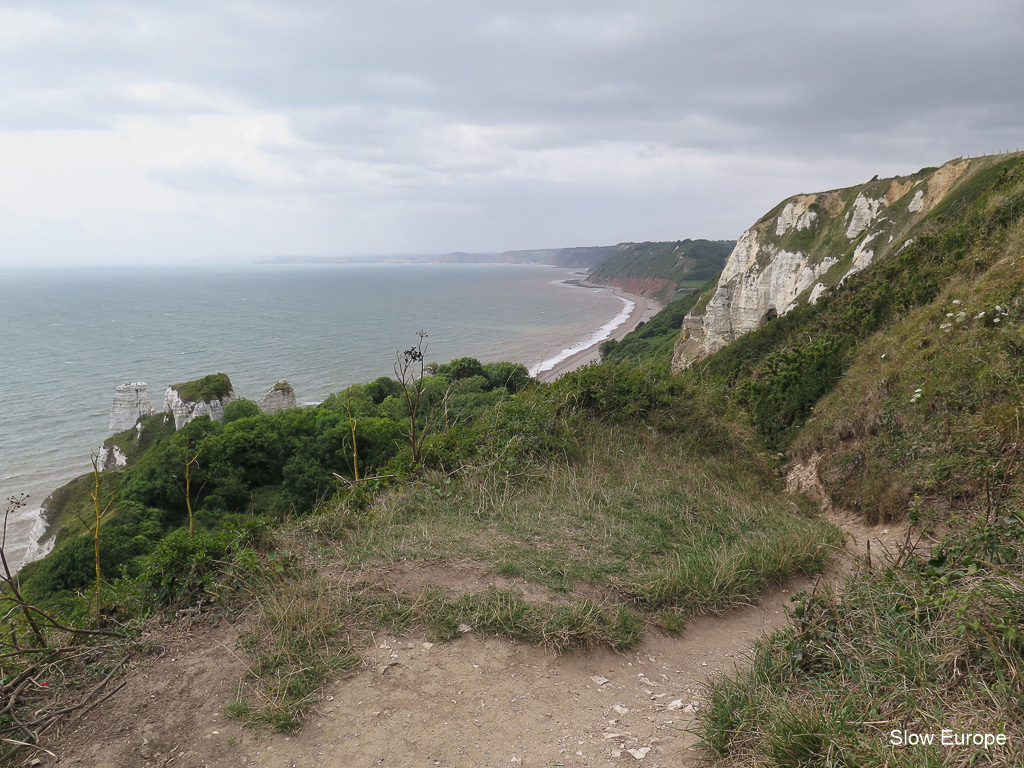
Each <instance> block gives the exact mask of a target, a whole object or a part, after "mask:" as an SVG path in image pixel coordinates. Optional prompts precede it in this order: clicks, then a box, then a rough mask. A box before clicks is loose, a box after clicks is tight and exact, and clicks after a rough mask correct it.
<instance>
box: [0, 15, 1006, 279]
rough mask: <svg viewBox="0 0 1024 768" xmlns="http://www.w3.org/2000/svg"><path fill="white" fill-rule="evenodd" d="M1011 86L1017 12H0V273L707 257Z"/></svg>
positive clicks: (916, 153) (970, 134)
mask: <svg viewBox="0 0 1024 768" xmlns="http://www.w3.org/2000/svg"><path fill="white" fill-rule="evenodd" d="M1022 72H1024V4H1022V3H1021V2H1020V0H973V1H972V2H952V1H951V0H878V1H876V0H856V1H855V2H844V3H835V2H827V0H815V1H814V2H810V1H807V0H770V1H769V0H652V1H648V0H619V1H618V2H610V1H606V0H536V1H535V0H511V1H506V0H494V1H489V0H431V2H423V0H408V1H404V0H372V2H371V1H369V0H359V1H358V2H354V1H352V0H287V1H285V0H221V1H219V2H208V1H203V2H196V1H194V0H175V2H172V3H169V2H166V0H162V1H161V2H151V1H150V0H48V1H46V2H40V1H39V0H33V1H32V2H18V1H17V0H0V265H5V266H12V265H13V266H20V265H30V266H37V265H77V264H81V265H88V264H145V263H188V262H197V261H206V262H210V261H223V260H250V261H251V260H254V259H263V258H273V257H278V256H296V255H299V256H326V257H337V256H350V255H397V254H424V253H446V252H450V251H457V250H460V251H503V250H511V249H527V248H557V247H569V246H585V245H608V244H613V243H618V242H629V241H644V240H677V239H683V238H687V237H690V238H700V237H705V238H712V239H735V238H737V237H739V235H740V234H741V233H742V232H743V230H745V229H746V228H747V227H749V226H751V225H752V224H753V223H754V222H755V221H756V220H757V219H758V218H760V217H761V216H762V215H763V214H764V213H766V212H767V211H768V210H770V209H771V208H773V207H774V206H775V205H776V204H777V203H779V202H780V201H781V200H783V199H785V198H786V197H789V196H790V195H793V194H797V193H804V192H815V191H820V190H825V189H833V188H837V187H843V186H850V185H854V184H859V183H863V182H865V181H867V180H868V179H870V178H871V177H872V176H874V175H875V174H879V175H881V176H883V177H885V176H891V175H898V174H906V173H912V172H914V171H916V170H918V169H920V168H922V167H925V166H932V165H940V164H942V163H943V162H945V161H947V160H950V159H952V158H955V157H959V156H967V155H978V154H990V153H998V152H1002V151H1006V150H1015V149H1018V148H1024V88H1022V84H1024V81H1022V79H1021V77H1022V74H1021V73H1022Z"/></svg>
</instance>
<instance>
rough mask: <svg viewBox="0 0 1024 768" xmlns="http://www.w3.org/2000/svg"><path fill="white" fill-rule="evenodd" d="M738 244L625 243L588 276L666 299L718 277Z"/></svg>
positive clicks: (695, 241) (716, 241) (616, 248)
mask: <svg viewBox="0 0 1024 768" xmlns="http://www.w3.org/2000/svg"><path fill="white" fill-rule="evenodd" d="M735 245H736V243H735V242H734V241H731V240H680V241H676V242H667V243H622V244H620V245H617V246H615V248H614V249H612V250H611V252H610V253H609V254H608V256H607V257H606V258H604V259H603V260H602V261H601V262H600V263H599V264H598V265H597V266H595V267H594V268H593V269H592V270H591V271H590V277H589V279H590V281H591V282H594V283H600V284H602V285H616V286H619V287H621V288H624V289H626V290H628V291H630V292H631V293H639V294H642V295H646V296H652V297H654V298H657V299H659V300H661V301H662V302H667V301H669V300H670V299H671V298H672V297H673V296H674V295H675V294H677V293H678V292H679V291H681V290H685V291H687V292H688V291H693V290H696V289H698V288H700V287H702V286H703V285H704V283H706V282H707V281H708V280H711V279H712V278H714V277H717V275H718V273H719V272H721V271H722V266H723V265H724V264H725V260H726V258H728V256H729V253H730V252H731V251H732V249H733V246H735Z"/></svg>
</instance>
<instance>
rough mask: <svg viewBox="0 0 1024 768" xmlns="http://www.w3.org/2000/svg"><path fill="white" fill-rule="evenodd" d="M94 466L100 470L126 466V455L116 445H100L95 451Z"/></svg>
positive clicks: (112, 469)
mask: <svg viewBox="0 0 1024 768" xmlns="http://www.w3.org/2000/svg"><path fill="white" fill-rule="evenodd" d="M96 466H97V467H98V468H99V470H100V472H112V471H114V470H118V469H124V468H125V467H127V466H128V457H127V456H125V454H124V451H122V450H121V447H120V446H118V445H101V446H100V448H99V450H98V451H97V453H96Z"/></svg>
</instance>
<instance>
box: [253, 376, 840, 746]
mask: <svg viewBox="0 0 1024 768" xmlns="http://www.w3.org/2000/svg"><path fill="white" fill-rule="evenodd" d="M676 386H677V385H675V384H671V383H669V382H668V381H667V380H665V379H662V380H661V381H660V382H659V381H658V377H657V376H656V375H651V374H649V373H648V372H647V371H643V370H637V369H625V368H623V369H618V368H616V367H614V366H603V367H601V368H590V369H586V370H584V371H582V372H580V373H579V374H576V375H575V376H570V377H567V378H565V379H563V380H562V381H561V382H560V383H559V384H558V385H555V386H553V387H551V388H543V389H539V390H536V391H534V392H532V393H527V394H526V395H525V396H522V397H520V398H518V399H517V400H516V401H512V402H509V403H506V404H505V406H502V407H499V409H497V410H498V412H497V413H496V414H493V415H491V416H489V417H487V418H485V420H484V423H483V424H481V425H480V427H479V428H480V430H481V431H480V434H479V435H478V437H477V438H475V439H474V440H473V443H474V450H473V452H472V455H471V456H466V455H462V456H460V457H459V458H458V459H457V462H458V463H459V464H460V465H461V467H462V469H461V471H460V472H458V473H457V474H455V475H452V474H451V473H450V472H446V471H443V469H442V470H433V471H430V472H427V473H426V474H424V475H422V476H420V478H419V480H418V481H417V482H416V483H414V484H412V485H399V486H395V487H392V488H390V489H387V490H384V491H383V492H381V493H378V494H376V495H375V496H373V497H372V498H370V499H367V498H365V497H363V496H362V495H360V494H356V495H353V496H349V497H347V498H345V499H341V500H339V501H338V502H337V503H335V504H333V505H330V506H328V507H327V508H325V509H324V510H323V511H322V512H321V514H319V515H317V516H315V517H313V518H310V519H309V520H307V521H305V522H304V523H302V524H301V525H300V526H299V527H298V528H297V529H296V530H295V531H293V533H292V534H290V536H291V537H292V538H291V541H292V546H293V547H294V551H296V552H300V553H302V554H301V556H300V560H303V561H305V562H310V563H331V564H332V565H331V567H330V571H329V577H327V574H321V575H320V576H313V575H307V576H306V577H305V578H304V581H306V582H307V583H308V584H309V587H308V590H306V592H308V594H309V595H310V596H311V597H310V600H311V601H312V603H311V605H317V606H318V605H320V604H321V603H322V601H324V600H328V601H329V613H330V614H331V616H333V617H334V619H333V620H332V624H331V626H332V627H333V629H332V630H331V632H328V633H327V634H328V636H333V635H335V634H338V633H341V634H348V635H350V634H351V633H352V632H357V631H359V630H368V629H373V628H379V627H382V626H383V627H386V628H388V629H389V630H391V631H394V632H404V631H409V630H410V629H418V630H419V631H423V632H426V633H427V635H428V636H429V637H432V638H434V639H441V640H443V639H449V638H452V637H454V636H456V635H457V634H458V633H459V631H460V630H459V627H460V626H463V627H465V626H469V627H471V628H472V629H473V630H475V631H477V632H479V633H482V634H500V635H504V636H506V637H511V638H514V639H518V640H524V641H529V642H540V643H544V644H546V645H548V646H550V647H552V648H554V649H564V648H568V647H573V646H582V647H586V646H590V645H595V644H601V645H610V646H612V647H616V648H619V647H626V646H629V645H631V644H633V643H634V642H635V641H636V640H637V639H638V638H639V637H640V636H641V634H642V633H643V631H644V626H645V625H646V624H648V623H653V624H655V625H660V626H661V627H662V628H663V629H665V630H667V631H670V632H676V631H679V630H681V629H682V627H683V626H684V625H685V622H686V618H687V617H688V616H690V615H692V614H694V613H701V612H708V611H717V610H722V609H724V608H727V607H729V606H730V605H734V604H737V603H742V602H746V601H748V600H749V599H751V598H752V597H754V596H755V595H756V594H757V593H758V592H759V591H760V590H761V589H762V588H763V587H764V586H765V585H766V584H769V583H777V582H778V581H780V580H783V579H785V578H786V577H787V576H789V575H790V574H792V573H794V572H800V573H805V574H806V573H814V572H817V571H818V570H820V569H821V568H822V567H823V565H824V563H825V562H826V561H827V559H828V558H829V555H830V553H831V552H832V550H833V548H834V547H835V546H836V545H837V544H838V542H839V534H838V531H837V530H836V529H835V528H833V527H832V526H830V525H827V524H825V523H822V522H820V521H817V520H815V519H814V518H813V516H812V515H811V514H810V507H809V506H803V507H801V506H798V505H796V504H794V502H793V500H792V499H791V498H789V497H788V496H786V495H785V494H783V493H781V492H780V490H779V489H778V488H777V478H776V474H775V470H774V469H773V468H772V465H771V464H770V463H769V462H768V461H767V460H766V459H765V458H764V457H763V456H762V455H761V453H760V451H759V449H758V448H757V447H756V444H755V443H754V442H753V441H752V440H751V436H750V434H749V433H748V432H746V431H744V430H743V429H740V428H738V427H736V426H735V425H731V424H729V423H728V422H724V421H722V420H720V419H718V418H717V417H715V416H714V415H713V414H712V413H710V411H709V410H708V409H707V408H706V407H704V406H703V405H702V404H701V403H700V402H699V400H698V399H696V398H694V397H679V395H681V394H683V393H682V392H681V391H676V389H674V387H676ZM658 387H667V390H666V391H663V392H661V393H660V394H657V393H655V394H653V395H652V392H654V390H655V389H657V388H658ZM612 390H615V392H613V391H612ZM626 393H629V399H630V402H631V403H632V404H633V406H634V407H636V408H637V410H636V411H635V412H634V413H632V414H631V415H629V416H628V417H622V414H623V411H625V410H628V409H624V408H622V407H621V404H620V402H619V400H618V397H623V396H625V395H626ZM691 394H693V393H691ZM641 413H642V414H643V415H641ZM552 424H555V425H556V426H555V427H554V428H553V429H552ZM509 429H511V430H512V431H513V434H510V433H509V431H508V430H509ZM460 439H461V438H460ZM740 456H742V457H745V458H744V459H742V460H740V461H738V460H737V459H738V457H740ZM410 563H414V564H420V565H422V566H424V567H426V566H429V567H430V568H432V569H436V570H440V571H443V572H445V573H450V574H451V573H455V574H457V573H459V572H460V571H465V569H467V568H470V569H472V570H473V571H474V572H477V573H480V574H483V575H484V576H485V577H487V576H489V577H490V578H491V579H501V578H504V579H515V580H516V581H515V582H514V584H515V586H511V584H513V582H510V585H509V586H506V587H504V588H501V589H498V588H492V589H488V590H484V591H479V590H474V589H459V588H457V587H453V586H452V585H451V584H447V585H446V583H444V580H443V579H442V583H438V582H434V583H432V584H431V583H427V584H425V585H419V586H417V587H415V588H411V587H410V588H408V589H395V588H383V587H382V586H381V580H382V579H384V578H386V577H387V574H388V573H389V572H390V571H391V569H393V568H394V567H396V566H398V565H400V564H401V565H404V566H408V565H409V564H410ZM436 570H435V572H436ZM429 572H431V571H428V573H429ZM325 577H326V578H328V581H329V583H328V582H324V581H323V580H324V579H325ZM435 578H436V576H435ZM318 579H319V580H320V581H317V580H318ZM321 582H322V583H321ZM428 582H429V580H428ZM317 583H320V586H319V587H318V586H316V584H317ZM330 585H334V586H330ZM285 589H286V590H291V591H295V592H297V593H302V592H303V590H297V588H295V587H285ZM296 599H298V597H293V598H292V599H290V600H289V601H284V602H292V603H293V602H294V600H296ZM281 603H282V601H281V600H280V599H277V598H274V599H273V600H271V601H269V604H270V605H276V606H279V605H280V604H281ZM274 610H275V611H277V610H278V608H274ZM289 610H291V611H292V612H293V613H298V614H301V613H302V611H303V610H304V609H303V608H302V607H301V606H300V605H296V606H294V608H292V609H289ZM310 610H312V607H311V608H310ZM317 610H319V609H317ZM303 624H304V622H303V621H300V620H298V619H295V620H291V621H288V622H281V621H271V622H268V621H265V620H261V625H260V626H261V629H260V630H259V631H258V632H257V637H258V639H257V640H254V641H253V643H252V648H253V653H254V654H256V656H257V663H255V664H254V667H255V668H263V667H264V666H265V667H266V668H267V670H268V673H267V674H264V675H260V676H257V678H254V679H252V680H250V685H251V686H253V688H254V690H255V691H258V693H253V694H251V695H249V696H247V697H243V699H242V700H240V701H239V702H238V703H237V705H236V708H237V711H238V713H239V714H245V715H247V716H249V717H253V718H256V719H259V720H264V721H267V722H272V723H274V724H276V725H277V726H279V727H281V725H282V723H284V724H286V725H287V727H294V726H295V725H296V724H297V721H296V720H295V719H294V718H295V712H296V709H295V708H296V707H300V708H301V705H302V700H301V697H292V698H289V697H287V696H284V695H278V694H274V693H273V691H278V690H279V689H280V680H281V679H282V676H283V677H287V676H288V675H289V674H291V672H289V671H288V670H290V669H292V670H293V669H294V668H295V664H302V665H306V666H308V667H309V668H322V670H323V673H322V674H327V672H328V670H329V669H331V668H332V667H331V663H332V662H330V659H332V658H333V659H335V660H336V659H337V658H338V657H336V656H332V655H331V653H330V651H329V648H330V643H324V642H321V643H320V644H319V645H318V646H317V649H315V650H309V652H307V653H301V654H296V655H295V659H296V661H295V662H294V663H292V664H291V665H288V664H278V663H276V662H273V660H268V658H267V655H266V654H267V652H265V651H264V650H261V649H263V648H276V647H279V646H282V645H284V646H290V645H293V644H294V643H295V642H299V645H303V647H307V649H309V648H310V647H309V644H308V642H307V641H306V640H302V639H301V638H302V637H304V630H303V629H302V626H303ZM295 638H300V640H298V641H296V640H295ZM311 658H312V659H313V660H312V661H311ZM315 659H320V660H321V661H315ZM264 662H266V663H264ZM317 665H320V667H317ZM303 690H304V691H305V693H304V695H308V691H306V690H305V689H303ZM267 697H269V698H271V699H274V700H276V701H278V702H279V706H277V707H276V708H275V707H271V708H267V707H261V706H259V704H258V702H259V701H261V700H267Z"/></svg>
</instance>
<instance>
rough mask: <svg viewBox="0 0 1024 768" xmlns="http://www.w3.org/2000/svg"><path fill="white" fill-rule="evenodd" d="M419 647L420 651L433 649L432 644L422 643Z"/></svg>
mask: <svg viewBox="0 0 1024 768" xmlns="http://www.w3.org/2000/svg"><path fill="white" fill-rule="evenodd" d="M420 647H421V648H422V649H423V650H424V651H429V650H430V649H431V648H433V647H434V644H433V643H424V644H423V645H421V646H420Z"/></svg>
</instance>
